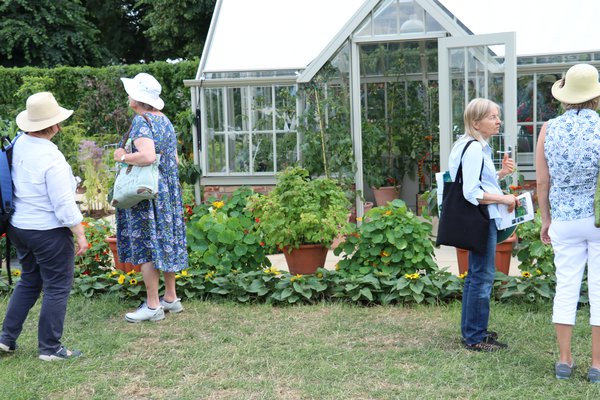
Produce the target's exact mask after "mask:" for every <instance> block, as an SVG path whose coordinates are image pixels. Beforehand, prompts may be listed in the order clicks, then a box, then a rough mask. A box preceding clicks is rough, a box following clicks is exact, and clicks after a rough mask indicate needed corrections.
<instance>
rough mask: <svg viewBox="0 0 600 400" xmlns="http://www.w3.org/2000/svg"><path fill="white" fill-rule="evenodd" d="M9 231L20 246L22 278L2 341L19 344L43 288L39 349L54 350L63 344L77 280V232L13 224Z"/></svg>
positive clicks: (47, 351)
mask: <svg viewBox="0 0 600 400" xmlns="http://www.w3.org/2000/svg"><path fill="white" fill-rule="evenodd" d="M8 234H9V237H10V239H11V240H12V242H13V244H14V245H15V248H16V249H17V255H18V257H19V262H20V263H21V279H20V280H19V282H18V283H17V285H16V286H15V290H14V292H13V294H12V296H11V298H10V301H9V302H8V309H7V310H6V316H5V317H4V323H3V324H2V335H1V336H0V341H1V342H2V343H4V344H5V345H7V346H13V345H16V342H17V339H18V337H19V335H20V334H21V330H22V329H23V323H24V322H25V319H26V318H27V314H29V310H31V307H33V305H34V304H35V303H36V301H37V300H38V298H39V297H40V293H41V292H42V291H43V292H44V296H43V297H42V307H41V310H40V319H39V323H38V350H39V353H40V354H44V355H48V354H54V353H56V352H57V351H58V350H60V347H61V342H60V338H61V336H62V333H63V326H64V322H65V315H66V312H67V300H68V298H69V294H70V292H71V285H72V283H73V268H74V264H75V250H74V244H73V233H72V232H71V230H70V229H69V228H57V229H51V230H47V231H36V230H28V229H19V228H15V227H14V226H12V225H9V227H8Z"/></svg>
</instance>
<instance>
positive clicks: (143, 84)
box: [121, 72, 165, 110]
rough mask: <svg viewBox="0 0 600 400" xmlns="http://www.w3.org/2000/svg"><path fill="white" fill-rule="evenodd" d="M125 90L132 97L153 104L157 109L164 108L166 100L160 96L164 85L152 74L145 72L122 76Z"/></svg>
mask: <svg viewBox="0 0 600 400" xmlns="http://www.w3.org/2000/svg"><path fill="white" fill-rule="evenodd" d="M121 81H123V86H125V91H126V92H127V94H128V95H129V97H131V98H132V99H134V100H136V101H139V102H140V103H145V104H148V105H151V106H152V107H154V108H156V109H157V110H162V109H163V107H164V106H165V102H164V101H163V100H162V99H161V98H160V92H161V91H162V86H161V85H160V83H159V82H158V81H157V80H156V78H154V77H153V76H152V75H150V74H147V73H145V72H142V73H139V74H137V75H136V76H134V77H133V79H132V78H121Z"/></svg>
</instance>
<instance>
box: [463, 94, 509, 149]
mask: <svg viewBox="0 0 600 400" xmlns="http://www.w3.org/2000/svg"><path fill="white" fill-rule="evenodd" d="M494 108H496V109H497V110H498V112H500V106H499V105H498V104H496V103H494V102H493V101H491V100H488V99H483V98H481V97H478V98H475V99H473V100H471V101H470V102H469V104H467V108H465V113H464V115H463V119H464V123H465V134H466V135H469V136H471V137H472V138H473V139H476V140H482V139H481V133H479V131H478V130H477V129H475V127H474V126H473V124H474V123H475V122H477V121H481V120H482V119H484V118H485V116H486V115H488V114H489V113H490V112H491V111H492V110H493V109H494Z"/></svg>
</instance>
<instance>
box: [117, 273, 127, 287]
mask: <svg viewBox="0 0 600 400" xmlns="http://www.w3.org/2000/svg"><path fill="white" fill-rule="evenodd" d="M118 282H119V285H122V284H123V283H124V282H125V275H123V274H121V275H119V280H118Z"/></svg>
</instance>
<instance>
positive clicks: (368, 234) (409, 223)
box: [335, 199, 438, 276]
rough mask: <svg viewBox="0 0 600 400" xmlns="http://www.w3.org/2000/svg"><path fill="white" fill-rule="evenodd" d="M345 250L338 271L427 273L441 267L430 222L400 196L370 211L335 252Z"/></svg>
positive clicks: (346, 272) (357, 273) (363, 273)
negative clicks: (432, 237) (435, 250)
mask: <svg viewBox="0 0 600 400" xmlns="http://www.w3.org/2000/svg"><path fill="white" fill-rule="evenodd" d="M342 253H343V256H342V259H341V260H340V262H339V264H338V265H339V270H340V271H341V272H343V273H345V274H347V275H355V276H363V275H367V274H371V273H383V274H392V273H398V274H400V275H403V274H413V273H419V274H421V275H426V274H428V273H430V272H434V271H437V270H438V267H437V264H436V262H435V260H434V259H433V242H432V240H431V224H430V223H429V222H424V221H422V220H420V219H419V218H417V217H416V216H415V215H414V214H413V212H412V211H411V210H410V209H409V208H408V207H407V206H406V203H404V202H403V201H402V200H398V199H396V200H394V201H393V202H391V203H388V205H386V206H384V207H375V208H373V209H371V210H370V211H368V212H367V214H366V216H365V219H364V222H363V223H362V224H361V226H360V227H359V228H358V230H357V231H356V232H354V233H352V234H349V235H348V236H347V238H346V240H345V241H344V243H342V244H341V245H340V246H339V247H338V248H336V249H335V254H336V255H340V254H342Z"/></svg>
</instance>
